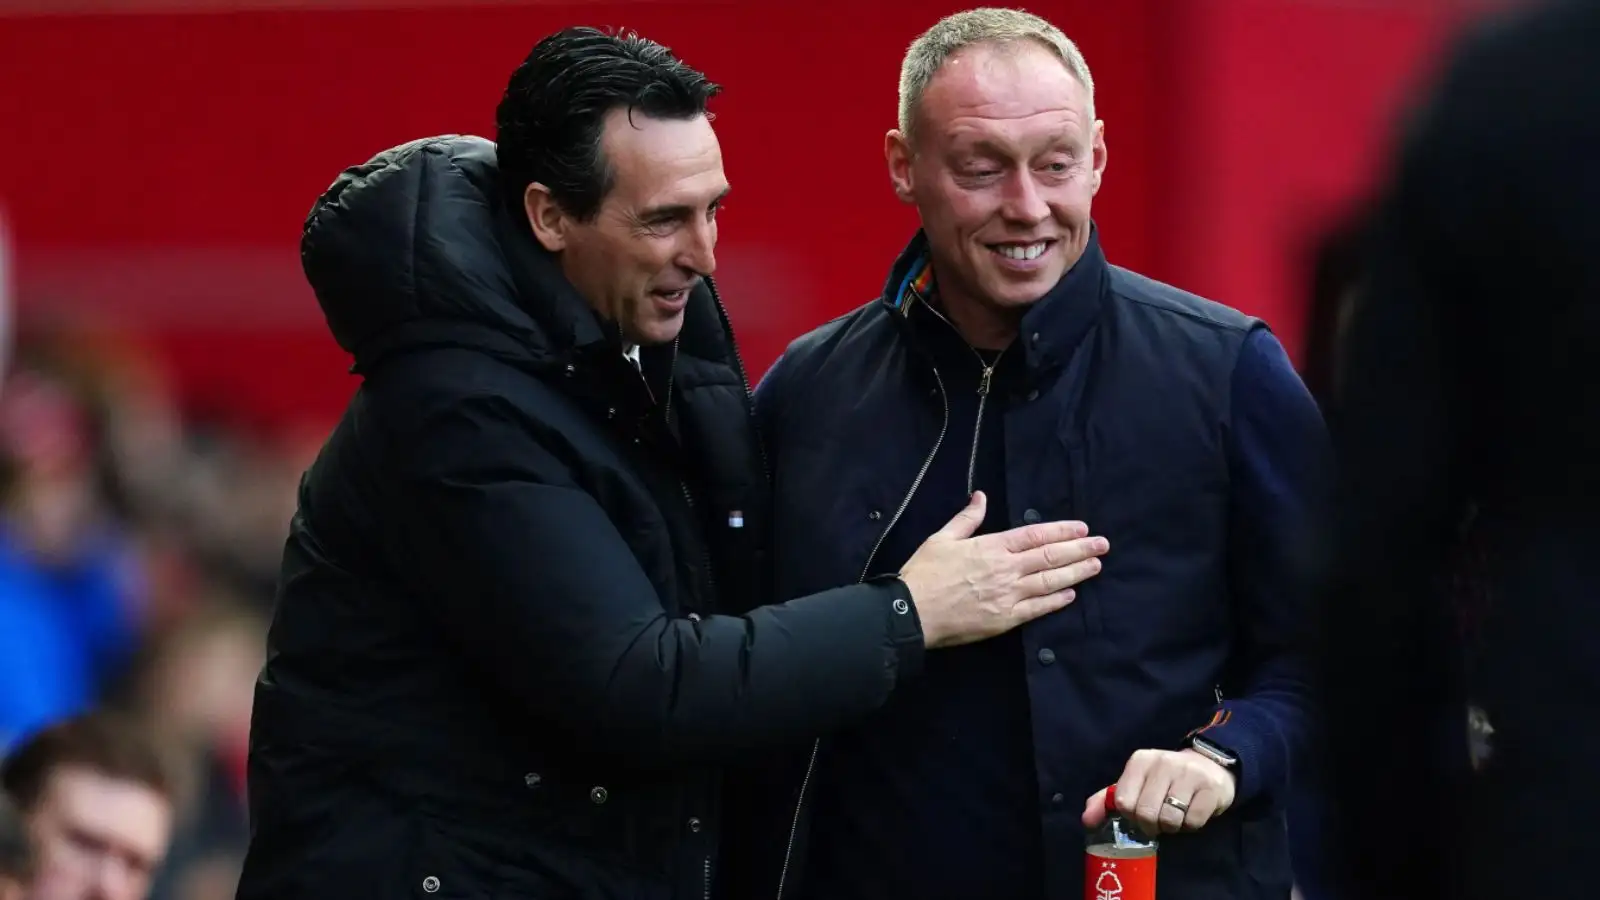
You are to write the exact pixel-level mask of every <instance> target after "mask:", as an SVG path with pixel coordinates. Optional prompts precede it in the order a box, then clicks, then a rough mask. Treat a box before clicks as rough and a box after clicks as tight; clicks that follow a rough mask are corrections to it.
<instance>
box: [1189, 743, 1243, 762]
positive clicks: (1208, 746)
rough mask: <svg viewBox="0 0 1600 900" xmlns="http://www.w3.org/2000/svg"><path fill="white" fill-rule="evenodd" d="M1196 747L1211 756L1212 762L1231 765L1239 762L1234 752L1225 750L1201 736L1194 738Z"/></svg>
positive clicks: (1205, 754)
mask: <svg viewBox="0 0 1600 900" xmlns="http://www.w3.org/2000/svg"><path fill="white" fill-rule="evenodd" d="M1194 749H1195V750H1197V751H1199V752H1200V753H1201V754H1202V755H1204V756H1207V757H1209V758H1210V759H1211V761H1212V762H1214V763H1216V764H1217V765H1219V766H1231V765H1233V764H1234V763H1237V762H1238V760H1237V759H1235V758H1234V756H1233V754H1231V753H1228V752H1225V751H1223V750H1221V749H1219V748H1218V747H1217V746H1216V745H1215V744H1213V743H1211V742H1210V741H1203V740H1201V739H1200V738H1195V739H1194Z"/></svg>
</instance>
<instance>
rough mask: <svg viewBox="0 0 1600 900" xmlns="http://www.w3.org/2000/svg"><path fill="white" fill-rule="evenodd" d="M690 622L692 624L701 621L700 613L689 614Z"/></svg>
mask: <svg viewBox="0 0 1600 900" xmlns="http://www.w3.org/2000/svg"><path fill="white" fill-rule="evenodd" d="M689 621H691V622H698V621H700V614H699V613H689Z"/></svg>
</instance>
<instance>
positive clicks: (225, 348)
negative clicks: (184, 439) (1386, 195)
mask: <svg viewBox="0 0 1600 900" xmlns="http://www.w3.org/2000/svg"><path fill="white" fill-rule="evenodd" d="M195 6H197V5H196V4H192V3H191V4H180V3H155V2H147V3H139V2H125V3H120V4H119V3H80V2H67V0H62V2H54V3H46V2H35V3H25V2H0V84H4V85H5V86H6V87H5V89H4V90H3V91H0V134H4V135H5V137H6V139H5V141H4V146H5V149H6V155H5V164H4V166H3V167H0V211H3V214H4V217H5V219H6V220H7V221H8V222H9V228H10V231H11V233H12V237H13V240H14V260H15V265H16V274H15V280H16V284H17V287H18V296H19V297H20V301H21V304H22V309H23V312H24V314H26V315H27V316H29V317H33V318H37V317H40V316H44V317H47V318H51V319H71V320H74V321H78V322H80V323H88V324H89V325H92V326H95V327H102V328H110V329H115V330H118V331H127V332H130V333H135V334H140V335H144V336H145V337H146V338H147V339H148V340H149V341H150V342H151V343H152V344H154V346H155V347H156V348H157V349H159V350H160V351H161V352H162V353H164V354H165V355H166V356H167V358H168V359H169V360H170V363H171V366H172V370H173V372H174V374H175V375H176V376H177V380H178V384H179V387H180V389H181V391H182V396H183V397H184V399H185V402H186V404H187V405H188V406H189V407H190V408H191V409H193V410H199V411H202V412H206V413H211V414H223V415H225V416H227V417H228V418H231V419H234V420H236V421H238V422H240V423H245V424H254V425H260V426H269V427H275V426H289V425H304V426H311V427H322V426H324V425H326V424H327V422H328V421H329V420H330V419H331V418H332V417H333V416H334V415H336V414H337V412H338V410H339V409H340V408H341V406H342V404H343V402H344V400H345V398H346V397H347V396H348V393H349V392H350V390H351V389H352V388H353V386H354V381H353V379H352V378H351V377H350V376H348V375H347V374H346V373H345V368H346V360H345V358H344V356H343V354H341V353H340V352H339V350H338V348H337V347H335V346H334V345H333V343H332V341H331V339H330V338H329V337H328V336H327V335H326V332H325V331H324V330H323V327H322V322H321V317H320V313H319V312H318V310H317V308H316V304H315V301H314V299H313V298H312V297H311V294H310V292H309V290H308V289H307V288H306V287H305V286H304V284H303V282H302V281H301V280H300V273H299V267H298V259H297V255H296V246H297V241H298V237H299V229H300V223H301V219H302V217H303V215H304V214H305V212H306V211H307V209H308V208H309V207H310V205H311V202H312V200H313V199H314V197H315V196H316V195H317V194H318V192H320V191H321V190H322V189H323V188H324V187H325V186H326V185H327V184H328V183H329V182H330V181H331V180H332V179H333V177H334V176H335V175H336V174H337V173H338V171H339V170H340V169H341V168H342V167H344V166H347V165H350V164H353V163H356V162H359V161H362V160H364V159H366V158H367V157H369V156H370V155H372V154H373V153H375V152H376V151H378V150H381V149H383V148H385V147H387V146H389V145H392V144H395V143H399V142H401V141H405V140H408V139H411V138H414V137H418V136H422V135H427V134H437V133H444V132H462V131H464V132H476V133H481V134H491V133H492V114H493V107H494V104H495V102H496V100H497V99H498V94H499V91H500V89H501V88H502V86H503V84H504V81H505V78H506V76H507V74H508V73H509V71H510V70H511V68H512V67H513V66H514V65H515V64H516V63H517V62H518V61H519V60H520V59H521V57H522V56H523V54H525V53H526V51H527V49H528V47H529V46H530V45H531V44H532V43H533V42H534V41H535V40H536V39H537V38H538V37H539V36H540V35H541V34H543V33H545V32H546V31H549V30H551V29H553V28H556V27H559V26H561V25H566V24H575V23H577V24H594V25H602V26H626V27H631V28H635V29H637V30H639V31H641V32H643V33H644V34H646V35H649V36H651V37H654V38H656V39H658V40H661V41H662V42H664V43H667V44H669V45H670V46H672V47H673V48H674V49H675V50H677V51H678V52H679V53H680V55H681V56H683V57H684V58H685V59H686V60H688V61H689V62H691V63H692V64H694V65H696V66H698V67H700V68H702V69H704V70H705V71H707V72H708V73H709V74H710V75H711V76H712V77H713V78H715V79H717V80H718V81H721V82H722V83H723V84H724V85H725V86H726V88H727V91H726V94H725V95H724V96H723V98H721V99H720V100H719V101H717V105H716V111H717V114H718V126H719V132H720V134H721V137H722V141H723V147H724V153H725V157H726V161H727V170H728V173H729V177H730V178H731V180H732V183H733V185H734V194H733V196H732V198H731V200H730V205H729V209H728V213H727V218H726V219H725V221H724V227H723V231H722V234H723V244H722V250H721V253H720V254H719V256H720V260H721V264H722V271H721V272H720V273H719V274H720V275H721V276H722V277H721V281H722V282H723V286H724V288H725V293H726V295H727V297H728V301H729V304H730V307H732V315H733V317H734V320H735V324H736V326H738V327H739V330H740V334H741V337H742V338H743V341H744V345H745V351H746V356H747V358H748V360H749V363H750V367H751V369H752V371H753V372H755V373H759V372H761V371H763V370H764V369H765V368H766V366H767V365H768V364H769V363H770V362H771V360H772V359H773V358H774V357H775V356H776V354H777V353H778V352H779V351H780V350H781V349H782V347H783V345H784V343H785V342H786V341H787V340H788V339H789V338H790V337H792V336H794V335H795V334H797V333H799V332H801V331H802V330H804V329H806V328H808V327H810V326H812V325H815V324H817V323H820V322H822V321H824V320H826V319H828V318H831V317H832V316H834V315H837V314H839V313H841V312H843V311H845V310H847V309H849V308H851V307H852V306H854V305H856V304H859V303H860V302H862V301H864V300H865V299H867V298H868V297H869V296H871V295H872V294H874V293H875V292H876V291H877V290H878V288H879V286H880V284H881V280H882V278H883V273H884V272H885V270H886V267H887V266H888V264H889V262H890V260H891V259H892V257H893V255H894V253H895V252H896V251H897V250H898V249H899V247H900V245H901V244H902V242H903V241H904V240H905V238H906V237H907V235H908V234H909V232H910V230H911V229H912V228H913V227H914V224H915V221H914V217H913V216H912V215H911V214H910V212H909V211H908V210H906V209H905V208H903V207H901V206H900V205H899V204H897V203H896V201H895V200H894V198H893V196H892V195H891V194H890V192H889V190H888V187H887V182H886V177H885V174H884V170H883V164H882V156H881V146H882V137H883V133H884V131H885V130H886V129H887V128H889V127H890V126H891V124H892V120H893V116H894V108H895V82H896V77H897V70H898V61H899V56H900V53H901V51H902V50H903V49H904V47H905V45H906V44H907V43H908V42H909V41H910V40H911V39H912V38H913V37H914V36H915V35H916V33H917V32H918V31H920V30H921V29H923V28H925V27H926V26H928V25H929V24H931V23H932V22H933V21H934V20H935V19H936V18H937V17H938V16H940V15H942V14H944V13H947V12H950V11H953V10H955V9H958V8H960V5H959V4H956V3H949V2H943V0H939V2H933V0H927V2H923V0H878V2H859V0H858V2H842V0H820V2H811V3H787V2H754V0H749V2H731V0H730V2H712V0H703V2H671V0H661V2H632V3H625V2H613V3H533V4H524V5H509V4H449V5H446V4H438V3H433V4H429V3H409V4H374V3H343V4H330V3H313V2H300V3H289V2H282V0H280V2H277V3H255V4H248V3H237V2H235V3H227V4H198V6H199V7H201V8H183V9H178V7H195ZM211 6H223V7H226V9H211V8H209V7H211ZM242 6H256V7H277V8H259V9H254V10H242V11H241V10H240V9H239V7H242ZM378 6H393V7H395V8H373V7H378ZM1028 6H1029V8H1030V9H1031V10H1033V11H1035V12H1038V13H1041V14H1043V15H1045V16H1047V17H1049V18H1051V19H1052V20H1053V21H1055V22H1057V23H1058V24H1060V25H1061V26H1062V27H1063V28H1064V29H1065V30H1066V31H1067V32H1068V33H1069V34H1070V35H1072V36H1073V37H1074V38H1075V39H1076V40H1077V41H1078V42H1079V43H1080V45H1081V46H1082V47H1083V49H1084V51H1085V53H1086V55H1087V57H1088V59H1089V63H1090V66H1091V67H1092V68H1093V70H1094V72H1095V76H1096V81H1097V83H1098V85H1099V88H1100V93H1099V101H1098V108H1099V112H1100V113H1101V115H1102V117H1103V118H1104V119H1105V120H1106V122H1107V129H1108V131H1107V134H1108V141H1109V147H1110V163H1109V171H1108V180H1107V185H1106V188H1105V190H1104V191H1103V192H1102V194H1101V199H1100V200H1099V201H1098V202H1097V219H1098V220H1099V222H1100V224H1101V226H1102V229H1103V233H1104V238H1105V243H1106V246H1107V248H1108V252H1109V254H1110V256H1111V257H1112V259H1113V260H1114V261H1116V262H1119V263H1121V264H1123V265H1127V266H1130V267H1133V268H1136V269H1140V270H1142V271H1145V272H1147V273H1149V274H1151V275H1154V276H1156V277H1159V278H1162V279H1165V280H1169V281H1173V282H1175V283H1177V284H1179V285H1180V286H1183V287H1186V288H1189V289H1191V290H1195V291H1198V292H1200V293H1203V294H1206V295H1208V296H1211V297H1213V298H1215V299H1219V300H1222V301H1224V302H1228V303H1230V304H1232V305H1235V306H1238V307H1240V308H1242V309H1244V310H1246V311H1248V312H1252V313H1256V314H1259V315H1262V316H1265V317H1266V318H1267V319H1268V320H1269V321H1271V322H1272V323H1273V324H1274V325H1275V326H1276V328H1277V329H1278V331H1279V332H1280V334H1282V335H1283V336H1284V338H1285V340H1286V341H1287V342H1288V343H1290V345H1291V346H1293V345H1295V344H1297V343H1298V341H1299V339H1300V311H1299V304H1300V302H1301V294H1302V286H1301V281H1302V279H1303V273H1302V271H1301V269H1300V267H1299V266H1298V265H1297V264H1296V260H1297V259H1299V258H1301V257H1302V255H1303V253H1304V252H1305V250H1306V249H1307V247H1308V246H1309V244H1310V243H1311V242H1312V241H1314V240H1315V239H1316V237H1317V236H1318V234H1319V230H1320V229H1321V228H1323V227H1324V226H1325V225H1326V224H1327V223H1328V222H1329V220H1330V218H1332V217H1334V216H1337V215H1339V214H1340V213H1342V211H1343V210H1344V209H1345V208H1346V207H1347V206H1348V205H1349V204H1351V203H1352V202H1355V201H1357V200H1358V199H1359V198H1360V197H1361V196H1362V194H1363V192H1364V191H1365V190H1366V188H1367V187H1368V185H1369V183H1370V180H1371V179H1372V177H1373V176H1374V175H1375V174H1377V173H1376V172H1375V167H1376V166H1377V165H1378V161H1379V160H1380V159H1381V158H1382V154H1383V150H1384V148H1385V145H1386V143H1387V141H1388V139H1389V136H1390V134H1391V133H1392V126H1393V122H1394V117H1395V115H1396V114H1397V113H1398V112H1399V111H1400V109H1401V104H1402V103H1403V101H1404V99H1405V97H1406V96H1407V94H1408V91H1409V89H1410V88H1411V87H1413V86H1414V85H1415V84H1416V81H1417V77H1418V76H1419V75H1421V74H1422V72H1421V71H1419V67H1420V66H1422V65H1423V64H1422V63H1420V62H1419V61H1420V60H1424V59H1427V58H1429V56H1430V54H1431V51H1432V50H1433V49H1434V48H1435V46H1436V44H1437V42H1438V41H1439V39H1440V38H1441V37H1443V36H1444V34H1445V33H1446V30H1447V26H1448V25H1449V24H1450V23H1451V22H1452V20H1453V19H1454V18H1455V17H1457V16H1458V15H1459V14H1462V13H1463V12H1465V10H1463V9H1462V8H1461V7H1460V6H1459V5H1458V4H1445V3H1439V2H1402V0H1391V2H1386V3H1380V2H1354V0H1347V2H1336V0H1116V2H1089V0H1078V2H1067V0H1063V2H1039V3H1031V4H1028ZM335 7H337V8H335ZM358 7H359V8H358ZM401 7H404V8H401Z"/></svg>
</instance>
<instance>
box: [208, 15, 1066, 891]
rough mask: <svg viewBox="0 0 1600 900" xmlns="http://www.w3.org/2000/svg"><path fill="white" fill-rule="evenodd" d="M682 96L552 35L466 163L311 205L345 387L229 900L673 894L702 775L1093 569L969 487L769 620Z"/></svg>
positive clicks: (753, 461)
mask: <svg viewBox="0 0 1600 900" xmlns="http://www.w3.org/2000/svg"><path fill="white" fill-rule="evenodd" d="M716 91H717V87H716V86H715V85H713V84H711V83H710V82H709V81H707V80H706V78H705V77H704V76H703V75H701V74H700V73H699V72H697V71H695V70H693V69H691V68H689V67H688V66H686V65H684V64H683V63H681V62H680V61H678V60H677V59H675V58H674V57H673V56H672V55H671V53H670V52H669V51H667V50H666V49H665V48H664V47H661V46H660V45H658V44H655V43H652V42H650V41H647V40H643V39H641V38H638V37H636V36H633V35H621V36H617V35H609V34H605V33H602V32H599V31H595V30H592V29H569V30H566V31H563V32H560V33H557V34H555V35H552V36H551V37H549V38H546V39H545V40H543V41H541V42H540V43H539V44H538V45H537V46H536V47H535V48H534V49H533V52H532V54H531V55H530V56H529V57H528V58H527V60H526V61H525V62H524V63H523V64H522V66H521V67H519V68H518V69H517V71H516V72H515V73H514V74H513V76H512V78H511V81H510V85H509V87H508V88H507V91H506V93H505V96H504V99H503V101H502V102H501V105H500V109H499V114H498V129H499V135H498V138H499V139H498V145H496V144H491V143H490V142H488V141H485V140H482V139H479V138H472V137H440V138H432V139H428V140H421V141H415V142H412V143H409V144H405V145H402V146H400V147H396V148H394V149H392V150H389V151H386V152H384V153H382V154H379V155H378V156H377V157H375V158H374V159H373V160H371V161H370V162H368V163H366V164H365V165H362V166H358V167H356V168H353V169H351V170H349V171H347V172H345V173H344V174H343V175H341V176H340V177H339V179H338V180H337V181H335V182H334V184H333V186H332V188H330V189H329V190H328V191H327V193H325V194H324V195H323V196H322V197H321V198H320V199H319V200H318V201H317V203H316V205H315V207H314V208H313V210H312V212H311V215H310V217H309V219H308V220H307V222H306V227H305V234H304V237H303V241H302V245H301V252H302V261H303V264H304V267H305V271H306V276H307V278H308V279H309V281H310V283H311V285H312V287H313V288H314V289H315V291H316V294H317V297H318V300H319V301H320V303H321V304H322V308H323V311H324V313H325V314H326V317H327V320H328V324H329V327H330V329H331V330H332V332H333V334H334V337H335V338H337V339H338V341H339V343H340V345H341V346H342V347H344V348H345V349H346V350H347V351H349V352H350V353H351V354H352V355H353V356H354V358H355V362H356V370H357V371H358V372H359V374H360V375H361V376H362V377H363V382H362V385H361V387H360V389H359V391H358V392H357V394H356V396H355V397H354V399H353V400H352V401H351V402H350V406H349V408H348V410H347V412H346V413H345V416H344V418H343V421H342V422H341V423H340V424H339V426H338V427H337V428H336V429H335V431H334V432H333V434H332V436H331V437H330V438H329V439H328V442H327V444H326V446H325V447H324V449H323V451H322V453H321V455H320V456H319V458H318V459H317V461H316V462H315V463H314V464H313V465H312V467H311V469H310V471H309V472H308V473H307V474H306V477H305V479H304V482H303V484H302V486H301V490H300V498H299V511H298V513H297V514H296V516H295V518H294V522H293V526H292V531H291V534H290V536H289V540H288V543H287V546H286V548H285V551H284V560H283V571H282V579H281V583H280V587H279V592H278V602H277V610H276V615H275V619H274V622H273V627H272V632H271V636H270V647H269V653H268V659H267V664H266V666H265V668H264V669H263V671H262V674H261V678H260V680H259V683H258V686H257V690H256V701H255V710H254V721H253V729H252V734H251V748H250V784H249V787H250V791H249V793H250V801H251V818H252V841H251V846H250V852H249V857H248V859H247V862H246V865H245V871H244V876H243V879H242V883H241V885H240V888H239V897H240V898H242V900H260V898H269V897H270V898H290V897H293V898H309V897H329V898H334V897H339V898H347V897H348V898H353V897H400V896H419V897H422V896H438V897H472V898H488V897H513V896H514V897H540V898H543V897H584V898H601V897H605V898H610V897H619V898H620V897H628V898H640V897H643V898H657V897H659V898H667V897H674V898H679V897H681V898H689V897H696V898H697V897H704V896H706V895H708V894H709V892H710V891H711V890H712V885H713V882H714V880H715V876H716V871H717V863H718V861H717V846H718V834H719V818H720V817H719V813H718V809H719V807H720V805H721V799H722V798H721V797H720V793H721V782H722V774H721V773H722V767H723V766H724V765H725V764H727V763H728V762H729V761H731V760H735V759H737V758H739V757H740V754H741V752H743V751H751V750H757V749H759V748H762V747H765V746H771V745H773V744H776V743H779V742H785V741H794V740H797V739H804V738H808V737H810V736H813V735H815V734H818V733H821V732H823V731H826V730H828V729H830V728H833V727H836V726H838V725H840V724H842V723H844V722H846V721H849V720H851V719H852V718H853V717H856V716H859V715H862V714H865V713H867V712H869V711H871V710H873V709H875V708H877V707H878V706H880V705H881V704H882V703H883V702H884V701H885V700H886V699H887V698H888V697H889V696H890V694H891V693H892V692H893V691H894V690H895V688H896V686H897V685H899V684H902V683H904V682H905V680H906V679H909V678H911V677H913V676H914V675H915V673H916V671H917V669H918V667H919V664H920V660H921V657H922V654H923V652H924V650H925V649H932V648H938V647H942V646H950V645H954V644H960V643H965V642H970V641H974V640H979V639H982V638H985V637H989V636H992V635H995V634H998V633H1001V632H1003V631H1006V630H1008V629H1010V628H1013V627H1015V626H1017V625H1019V624H1021V623H1022V622H1024V621H1026V620H1029V619H1031V618H1034V617H1036V616H1038V615H1041V614H1043V613H1045V612H1048V611H1051V610H1054V609H1057V608H1059V607H1061V606H1063V605H1064V604H1066V603H1067V602H1070V600H1071V598H1072V592H1071V587H1072V585H1074V584H1076V583H1077V582H1079V581H1081V580H1082V579H1084V578H1086V577H1088V576H1089V575H1091V574H1092V573H1093V572H1094V571H1096V570H1097V568H1098V560H1097V559H1096V558H1095V557H1096V555H1097V552H1096V551H1095V550H1094V549H1093V548H1094V547H1096V546H1098V543H1097V542H1095V541H1094V540H1093V539H1091V538H1090V537H1088V535H1087V530H1086V528H1085V527H1084V526H1083V525H1082V524H1081V523H1064V522H1057V523H1041V524H1038V525H1034V526H1030V527H1028V528H1025V529H1018V530H1016V531H1012V532H1007V533H1004V534H997V535H992V536H988V537H975V538H974V537H971V535H972V534H973V532H974V531H975V529H976V526H977V525H978V524H979V523H980V522H981V521H982V519H983V506H984V500H983V498H982V496H981V495H979V496H977V497H975V498H974V500H973V502H972V504H971V505H970V506H969V507H968V509H966V510H964V511H963V512H962V514H961V515H959V516H957V517H956V519H954V520H952V521H951V523H950V524H949V525H947V526H946V527H945V528H943V529H941V530H940V531H939V532H938V533H936V534H934V535H932V536H930V537H929V539H928V541H927V542H926V543H925V544H923V546H922V548H921V549H920V550H919V551H918V553H917V554H916V555H915V556H914V557H913V558H912V559H911V561H910V562H909V563H908V564H907V565H906V566H905V567H904V568H903V569H901V570H900V571H899V572H898V573H894V572H890V573H885V574H884V575H883V576H880V577H876V578H872V579H868V580H867V583H865V584H861V585H857V586H851V587H844V588H840V589H836V590H830V591H826V592H823V593H820V594H815V595H812V596H807V597H802V598H799V599H796V600H792V601H790V602H788V603H783V604H779V605H767V604H769V603H770V601H771V600H773V599H776V598H773V597H771V596H769V591H770V589H769V588H768V586H767V582H768V579H767V576H766V573H765V562H766V559H767V555H768V554H767V547H766V545H765V541H766V529H767V507H768V494H769V486H768V484H767V476H766V472H765V467H764V465H763V462H762V459H761V451H760V448H759V444H758V441H757V438H756V435H755V432H754V429H753V426H752V424H751V410H750V401H749V387H748V383H747V380H746V377H745V373H744V371H743V367H742V365H741V364H740V362H739V358H738V355H737V353H736V351H735V348H734V343H733V336H732V334H731V333H730V331H729V328H728V323H727V318H726V315H725V314H724V312H723V309H722V306H721V304H720V302H719V301H718V298H717V295H716V291H715V289H714V288H713V287H712V284H711V281H710V279H709V277H708V276H709V275H710V274H711V272H712V270H713V268H714V267H715V262H714V258H713V252H714V245H715V243H716V235H717V225H716V212H717V208H718V205H719V204H720V202H721V199H722V197H723V195H724V194H725V193H726V191H727V188H728V185H727V182H726V180H725V179H724V176H723V171H722V163H721V154H720V151H719V149H718V145H717V141H716V136H715V134H714V133H713V132H712V130H711V126H710V122H709V119H708V116H707V115H706V105H707V101H708V100H709V99H710V98H711V97H712V96H713V95H714V94H715V93H716ZM756 758H759V757H758V756H757V757H756Z"/></svg>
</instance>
